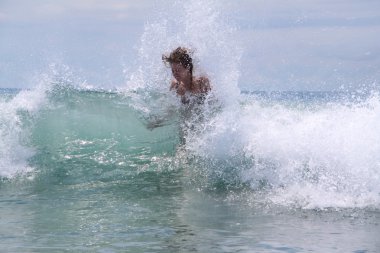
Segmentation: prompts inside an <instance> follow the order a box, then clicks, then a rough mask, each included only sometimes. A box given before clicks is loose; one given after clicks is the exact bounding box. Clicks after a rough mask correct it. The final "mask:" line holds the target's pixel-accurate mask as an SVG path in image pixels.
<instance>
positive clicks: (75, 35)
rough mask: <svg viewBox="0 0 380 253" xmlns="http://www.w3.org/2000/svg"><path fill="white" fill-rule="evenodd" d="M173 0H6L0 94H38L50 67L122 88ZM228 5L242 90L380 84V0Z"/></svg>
mask: <svg viewBox="0 0 380 253" xmlns="http://www.w3.org/2000/svg"><path fill="white" fill-rule="evenodd" d="M168 1H169V0H166V1H165V0H161V1H160V0H108V1H100V0H34V1H30V0H0V88H32V87H33V86H35V85H36V83H37V82H38V78H39V76H40V75H41V74H43V73H44V72H47V71H48V70H49V68H51V65H58V66H67V67H68V68H69V69H70V70H71V71H72V72H74V73H75V75H76V76H79V77H80V79H81V80H85V82H86V83H88V84H90V85H93V86H95V87H102V88H114V87H122V86H123V85H125V84H126V80H125V79H126V78H125V76H126V72H127V71H128V69H130V65H131V64H132V62H133V61H134V60H135V58H136V55H137V51H138V47H139V44H140V41H141V36H142V34H143V32H144V25H145V24H146V23H147V22H149V20H150V19H151V18H152V17H153V16H154V15H156V12H157V7H158V5H160V3H162V2H168ZM189 1H190V0H189ZM220 1H222V2H225V3H226V5H225V6H226V7H225V8H224V9H223V10H221V11H222V12H225V15H226V16H228V22H231V23H233V25H234V26H235V27H237V31H236V40H238V41H239V43H240V44H241V47H242V57H241V62H240V69H239V71H240V78H239V86H240V87H241V89H244V90H267V91H272V90H310V91H315V90H336V89H342V88H349V89H358V88H360V87H362V86H378V85H379V83H378V82H379V80H380V69H379V68H380V1H378V0H313V1H311V0H238V1H226V0H220ZM190 2H191V1H190ZM168 15H173V14H170V13H169V14H168Z"/></svg>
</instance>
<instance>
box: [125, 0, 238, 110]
mask: <svg viewBox="0 0 380 253" xmlns="http://www.w3.org/2000/svg"><path fill="white" fill-rule="evenodd" d="M157 8H158V9H157V12H156V15H155V16H154V17H152V18H151V19H150V20H149V22H148V23H147V24H146V25H145V28H144V33H143V34H142V36H141V42H140V46H139V49H138V57H137V60H136V62H135V65H136V66H135V71H131V72H130V73H128V74H127V80H128V82H127V85H126V87H125V89H124V91H125V92H126V94H127V95H128V96H130V97H131V98H133V100H134V106H135V108H136V109H137V110H139V111H140V112H142V113H144V114H146V115H149V114H157V112H154V111H153V112H152V110H153V109H152V108H172V107H174V108H176V107H178V106H180V104H179V103H178V99H176V97H175V95H174V94H172V93H171V92H169V85H170V79H171V74H170V71H169V69H168V68H166V67H165V65H164V64H163V63H162V60H161V58H162V54H167V53H170V52H171V51H172V50H174V49H175V48H177V47H179V46H183V47H187V48H188V49H190V51H191V52H192V57H193V62H194V74H195V75H206V76H208V77H209V79H210V81H211V86H212V92H211V94H210V96H214V95H215V97H217V98H218V99H219V102H221V103H223V104H225V105H230V104H236V101H237V97H238V95H239V93H240V91H239V89H238V87H237V82H238V78H239V67H238V66H239V62H240V57H241V48H240V46H239V45H238V43H237V42H236V36H235V30H236V29H235V28H234V25H233V24H231V23H227V22H226V20H227V19H226V18H225V17H224V16H223V15H224V14H223V13H224V12H223V4H222V3H221V2H220V1H212V0H209V1H200V0H196V1H191V2H189V1H175V2H174V3H173V2H171V3H162V4H161V5H160V6H158V7H157ZM146 117H148V118H149V116H146Z"/></svg>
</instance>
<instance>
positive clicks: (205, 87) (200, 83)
mask: <svg viewBox="0 0 380 253" xmlns="http://www.w3.org/2000/svg"><path fill="white" fill-rule="evenodd" d="M194 84H195V88H196V89H197V90H198V91H199V92H202V93H206V92H209V91H210V90H211V85H210V80H209V79H208V78H207V77H205V76H200V77H197V78H196V79H195V80H194Z"/></svg>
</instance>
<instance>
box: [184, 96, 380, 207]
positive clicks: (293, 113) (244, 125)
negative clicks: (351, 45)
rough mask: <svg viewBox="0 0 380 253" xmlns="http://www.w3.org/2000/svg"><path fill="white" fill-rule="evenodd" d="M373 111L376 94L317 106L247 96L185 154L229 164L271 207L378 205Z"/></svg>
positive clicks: (378, 105) (379, 149)
mask: <svg viewBox="0 0 380 253" xmlns="http://www.w3.org/2000/svg"><path fill="white" fill-rule="evenodd" d="M379 113H380V98H379V96H378V95H377V94H373V95H371V96H370V97H369V98H367V99H365V100H364V101H362V102H350V103H346V102H344V103H342V102H339V101H336V102H334V103H324V102H323V103H321V104H319V105H318V106H317V107H315V106H311V107H307V106H306V107H305V106H303V107H289V106H284V105H281V104H280V103H278V102H275V103H273V102H272V103H271V104H263V103H260V102H257V101H256V100H255V99H250V101H249V102H247V103H246V104H245V105H243V106H242V107H241V109H240V110H239V111H236V112H231V111H229V113H228V114H227V113H224V114H220V115H218V116H217V117H215V118H214V119H213V121H212V122H210V125H212V128H211V130H210V131H208V132H204V134H203V135H202V136H200V137H198V139H194V143H193V144H192V147H191V150H192V151H193V152H194V153H196V154H197V155H198V156H206V157H207V158H208V159H210V160H219V161H223V160H224V161H228V162H226V163H225V164H228V170H235V172H236V174H238V175H239V178H240V180H241V182H245V183H247V184H249V186H250V187H251V189H253V190H255V191H269V192H270V194H268V196H267V200H268V201H272V202H274V203H277V204H281V205H295V206H300V207H303V208H315V207H318V208H324V207H365V206H379V205H380V187H379V182H380V166H379V165H380V156H379V153H380V145H379V141H380V135H379V133H378V131H377V129H378V127H379V125H380V117H379V115H380V114H379ZM219 165H220V163H219ZM215 169H219V170H220V167H219V168H213V169H212V170H215ZM207 170H208V169H207ZM209 174H210V173H209ZM223 175H224V174H222V177H223ZM223 180H226V179H225V178H223ZM227 181H228V180H227Z"/></svg>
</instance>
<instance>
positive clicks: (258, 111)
mask: <svg viewBox="0 0 380 253" xmlns="http://www.w3.org/2000/svg"><path fill="white" fill-rule="evenodd" d="M156 96H157V97H159V96H158V95H157V94H156ZM133 98H134V95H133V94H132V95H130V94H126V93H124V92H109V91H101V90H89V89H79V88H74V87H71V86H67V85H57V84H54V85H52V86H51V87H50V88H49V89H43V88H40V89H36V90H1V104H2V106H1V136H2V138H1V153H0V159H1V160H0V161H1V167H0V172H1V178H2V179H1V182H0V187H1V190H0V214H1V215H0V217H1V220H0V224H1V225H0V238H1V240H0V248H1V252H66V251H67V252H378V251H379V250H380V240H379V236H378V235H379V232H380V227H379V221H380V209H379V208H380V188H379V185H380V184H379V182H380V177H379V175H380V168H379V166H380V165H379V164H380V156H379V155H378V154H379V149H380V146H379V138H380V135H379V134H378V131H377V126H378V125H379V124H380V117H379V115H380V114H379V110H380V98H379V97H378V95H377V94H375V93H373V94H359V93H356V94H352V93H350V94H348V93H346V94H343V93H333V92H325V93H322V92H318V93H312V92H297V93H289V92H288V93H286V92H283V93H280V92H277V93H257V92H256V93H250V94H241V97H240V100H239V102H240V103H239V106H238V109H237V108H234V110H233V111H229V110H228V109H225V110H221V109H220V108H218V110H214V111H212V113H209V114H205V117H206V115H207V117H208V118H206V119H203V120H202V121H199V119H197V121H196V124H197V126H195V127H194V126H193V128H192V131H195V132H197V134H192V132H190V133H187V135H186V142H185V143H183V142H181V140H180V138H179V134H180V131H181V128H182V127H188V125H182V123H183V121H186V120H188V119H183V118H182V117H181V114H180V113H181V112H182V111H181V105H178V107H176V109H175V110H174V111H170V112H171V115H170V117H169V116H167V112H166V111H165V110H159V111H155V112H154V116H153V112H152V111H150V112H148V113H147V112H143V110H137V109H136V106H135V105H136V103H135V102H133V101H134V100H133ZM158 100H159V99H158ZM175 101H176V100H173V101H172V102H173V103H174V102H175ZM161 103H162V107H165V106H169V107H173V104H165V103H164V102H163V101H162V100H161ZM208 106H209V105H205V107H208ZM160 113H161V114H160ZM148 114H151V115H150V116H147V115H148ZM159 116H161V117H165V120H166V121H165V122H164V123H161V124H159V126H156V127H155V128H152V127H148V126H151V124H150V123H151V121H157V118H158V117H159ZM198 126H201V127H198Z"/></svg>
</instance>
